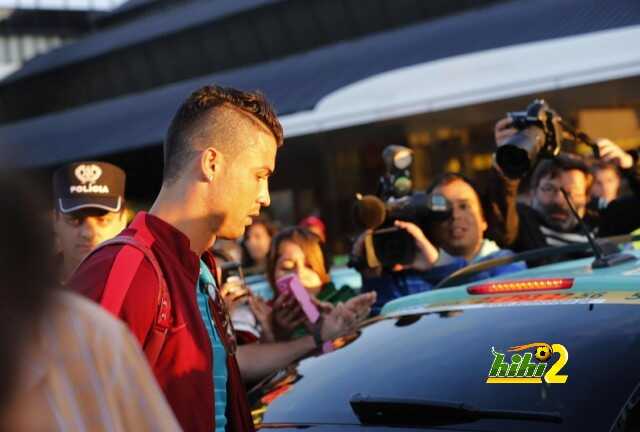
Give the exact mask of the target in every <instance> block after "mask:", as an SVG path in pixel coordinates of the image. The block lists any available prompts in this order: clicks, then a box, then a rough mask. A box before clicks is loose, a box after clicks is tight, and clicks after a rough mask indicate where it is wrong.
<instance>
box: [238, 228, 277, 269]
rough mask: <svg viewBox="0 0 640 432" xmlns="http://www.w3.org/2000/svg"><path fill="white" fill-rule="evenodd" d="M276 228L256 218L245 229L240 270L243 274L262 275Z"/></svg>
mask: <svg viewBox="0 0 640 432" xmlns="http://www.w3.org/2000/svg"><path fill="white" fill-rule="evenodd" d="M276 232H277V229H276V226H275V225H274V224H273V223H272V222H271V221H270V220H269V219H267V218H266V217H264V216H257V217H254V218H253V223H252V224H251V225H250V226H248V227H247V229H246V230H245V232H244V236H243V238H242V242H241V245H242V268H243V269H244V272H245V274H247V275H254V274H263V273H264V272H265V271H266V266H267V254H268V253H269V248H270V247H271V239H272V238H273V236H274V235H275V234H276Z"/></svg>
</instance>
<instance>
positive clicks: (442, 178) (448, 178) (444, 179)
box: [427, 171, 485, 218]
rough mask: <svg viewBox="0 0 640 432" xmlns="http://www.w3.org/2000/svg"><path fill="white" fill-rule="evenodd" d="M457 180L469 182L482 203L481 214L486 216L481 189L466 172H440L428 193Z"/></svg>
mask: <svg viewBox="0 0 640 432" xmlns="http://www.w3.org/2000/svg"><path fill="white" fill-rule="evenodd" d="M457 181H461V182H464V183H466V184H468V185H469V186H470V187H471V189H473V192H475V194H476V198H478V204H479V205H480V214H481V215H482V217H483V218H485V209H484V207H483V205H482V195H481V194H480V190H479V189H478V186H477V185H476V184H475V182H474V181H473V180H471V179H470V178H469V177H467V176H466V175H464V174H460V173H455V172H451V171H447V172H444V173H442V174H440V175H439V176H438V177H436V178H435V180H433V182H432V183H431V185H430V186H429V187H428V188H427V193H433V191H434V190H436V188H438V187H442V186H447V185H449V184H451V183H454V182H457Z"/></svg>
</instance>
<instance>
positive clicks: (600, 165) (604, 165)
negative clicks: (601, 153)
mask: <svg viewBox="0 0 640 432" xmlns="http://www.w3.org/2000/svg"><path fill="white" fill-rule="evenodd" d="M604 170H611V171H614V172H615V173H616V174H617V175H618V177H620V169H619V168H618V166H617V165H616V164H614V163H613V162H605V161H602V160H595V161H593V162H592V163H591V170H590V171H591V174H593V175H595V174H596V173H597V172H598V171H604Z"/></svg>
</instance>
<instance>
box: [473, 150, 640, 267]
mask: <svg viewBox="0 0 640 432" xmlns="http://www.w3.org/2000/svg"><path fill="white" fill-rule="evenodd" d="M632 154H634V155H635V153H632ZM637 160H638V159H637V156H634V162H636V163H635V165H634V167H632V168H630V169H629V170H625V171H623V175H624V177H625V178H627V179H628V182H629V185H630V187H631V190H632V191H633V195H632V196H629V197H625V198H620V199H617V200H614V201H613V202H612V203H610V204H609V206H607V208H605V209H602V210H599V211H594V209H592V208H588V209H587V213H586V214H585V216H584V218H583V221H584V223H585V226H586V227H587V229H588V230H589V231H590V232H591V233H592V234H594V235H597V236H609V235H616V234H627V233H629V232H630V231H632V230H633V229H634V228H636V227H638V226H640V218H638V216H639V215H640V211H639V210H638V206H640V199H639V197H640V182H639V181H638V178H639V177H638V174H637V173H638V172H639V164H638V163H637ZM519 183H520V181H519V180H512V179H508V178H506V177H504V176H503V175H501V174H500V173H499V172H498V171H497V170H496V169H495V168H494V169H492V170H491V172H490V178H489V181H488V182H487V184H488V187H487V191H486V195H485V199H484V200H483V203H484V210H485V216H486V218H487V222H488V225H489V228H488V230H487V237H489V238H492V239H494V240H495V241H496V242H497V243H498V244H499V245H500V246H501V247H504V248H509V249H511V250H513V251H514V252H524V251H529V250H533V249H539V248H543V247H547V246H561V245H567V244H573V243H584V242H586V241H587V237H586V236H585V235H584V233H583V231H582V228H581V227H580V226H579V225H576V226H575V227H574V228H573V229H572V230H570V231H557V230H555V229H554V228H553V227H550V226H548V224H547V223H546V221H545V220H544V218H543V217H542V215H541V214H540V213H539V212H538V211H537V210H535V209H534V208H532V207H531V206H529V205H527V204H524V203H519V202H518V200H517V195H518V186H519ZM581 256H584V253H578V254H572V255H571V256H570V257H571V258H578V257H581ZM552 261H553V260H550V259H541V260H535V261H531V262H528V265H529V266H536V265H541V264H547V263H549V262H552Z"/></svg>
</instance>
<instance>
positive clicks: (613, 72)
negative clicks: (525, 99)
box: [0, 0, 640, 165]
mask: <svg viewBox="0 0 640 432" xmlns="http://www.w3.org/2000/svg"><path fill="white" fill-rule="evenodd" d="M639 25H640V2H637V1H635V0H615V1H614V0H611V1H608V2H600V1H598V0H568V1H563V2H557V1H556V0H540V1H537V2H529V1H514V2H510V3H506V4H501V5H498V6H494V7H490V8H487V9H482V10H477V11H473V12H469V13H464V14H460V15H456V16H451V17H448V18H445V19H441V20H438V21H434V22H427V23H422V24H419V25H414V26H411V27H406V28H403V29H400V30H396V31H390V32H386V33H382V34H378V35H375V36H370V37H367V38H365V39H361V40H357V41H352V42H346V43H342V44H338V45H334V46H331V47H326V48H322V49H318V50H315V51H312V52H308V53H305V54H302V55H297V56H291V57H288V58H286V59H283V60H279V61H275V62H270V63H265V64H261V65H257V66H252V67H248V68H244V69H239V70H233V71H228V72H225V73H219V74H215V75H211V76H206V77H202V78H198V79H193V80H189V81H185V82H181V83H178V84H174V85H170V86H167V87H164V88H161V89H156V90H153V91H149V92H145V93H142V94H138V95H129V96H126V97H122V98H117V99H113V100H109V101H106V102H101V103H96V104H92V105H87V106H85V107H82V108H80V109H74V110H69V111H65V112H61V113H56V114H52V115H47V116H43V117H40V118H36V119H32V120H28V121H24V122H20V123H16V124H13V125H9V126H6V127H3V128H0V143H1V145H2V146H4V148H5V149H6V148H7V147H8V146H9V145H11V147H13V157H14V158H15V160H16V161H17V162H18V163H20V164H24V165H51V164H56V163H59V162H63V161H68V160H72V159H79V158H86V157H93V156H100V155H105V154H110V153H118V152H123V151H127V150H133V149H137V148H142V147H145V146H149V145H156V144H158V143H159V142H161V141H162V138H163V136H164V132H165V130H166V128H167V125H168V123H169V121H170V118H171V116H172V115H173V113H174V112H175V110H176V108H177V107H178V105H179V104H180V102H181V101H182V100H183V99H184V98H185V97H186V96H187V95H188V94H189V93H190V92H191V91H193V90H194V89H196V88H198V87H200V86H202V85H205V84H208V83H216V84H221V85H229V86H235V87H238V88H243V89H260V90H262V91H263V92H264V93H266V95H267V96H268V97H269V99H270V100H271V101H272V102H274V104H275V105H276V108H277V109H278V112H279V113H280V115H281V116H282V120H283V124H284V127H285V134H286V136H288V137H291V136H295V135H302V134H308V133H313V132H316V131H321V130H327V129H332V128H338V127H346V126H351V125H356V124H363V123H366V122H370V121H376V120H382V119H388V118H394V117H398V116H402V115H407V114H412V113H417V112H425V111H433V110H438V109H445V108H451V107H454V106H464V105H466V104H470V103H478V102H482V101H488V100H495V99H499V98H504V97H509V96H515V95H521V94H529V93H532V92H537V91H542V90H550V89H556V88H564V87H570V86H575V85H578V84H586V83H590V82H598V81H603V80H609V79H614V78H621V77H625V76H634V75H638V73H639V72H640V54H639V52H640V50H634V49H631V48H630V47H635V46H636V45H637V41H638V40H640V27H639Z"/></svg>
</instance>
